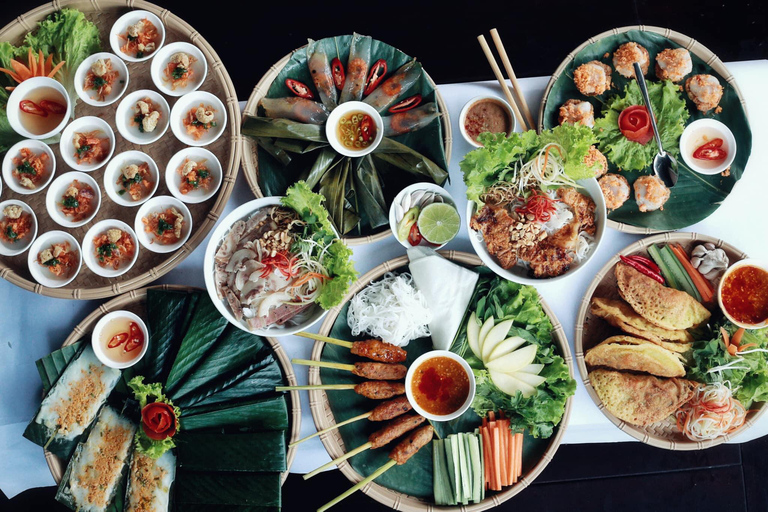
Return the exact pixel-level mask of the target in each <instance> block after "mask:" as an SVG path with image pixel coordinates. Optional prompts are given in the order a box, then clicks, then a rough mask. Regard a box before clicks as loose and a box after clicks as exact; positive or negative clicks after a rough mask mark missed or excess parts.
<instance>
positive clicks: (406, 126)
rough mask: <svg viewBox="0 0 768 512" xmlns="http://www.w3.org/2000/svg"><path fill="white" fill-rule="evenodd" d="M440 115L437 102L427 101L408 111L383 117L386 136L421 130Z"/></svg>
mask: <svg viewBox="0 0 768 512" xmlns="http://www.w3.org/2000/svg"><path fill="white" fill-rule="evenodd" d="M438 117H440V112H438V111H437V104H436V103H434V102H432V103H427V104H425V105H422V106H420V107H418V108H413V109H411V110H408V111H406V112H400V113H399V114H392V115H391V116H385V117H382V118H381V120H382V121H383V122H384V136H385V137H394V136H397V135H402V134H404V133H408V132H412V131H415V130H419V129H421V128H424V127H425V126H427V125H428V124H429V123H431V122H432V121H433V120H435V119H437V118H438Z"/></svg>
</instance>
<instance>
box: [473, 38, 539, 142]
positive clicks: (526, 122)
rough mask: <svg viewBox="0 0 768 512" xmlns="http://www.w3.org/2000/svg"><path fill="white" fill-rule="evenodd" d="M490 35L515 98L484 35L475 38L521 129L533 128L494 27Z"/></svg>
mask: <svg viewBox="0 0 768 512" xmlns="http://www.w3.org/2000/svg"><path fill="white" fill-rule="evenodd" d="M491 37H492V38H493V42H494V43H495V45H496V50H497V51H498V52H499V55H500V56H501V60H502V62H503V63H504V67H505V69H506V71H507V74H508V75H509V76H510V81H511V82H512V86H513V87H514V89H515V94H516V95H517V99H515V97H514V96H513V95H512V91H511V90H510V89H509V86H508V85H507V80H506V79H505V78H504V75H503V74H502V73H501V68H499V64H498V63H497V62H496V57H494V56H493V53H492V52H491V48H490V47H489V46H488V41H486V40H485V36H484V35H482V34H481V35H479V36H477V40H478V41H479V42H480V47H481V48H482V49H483V53H485V58H486V59H488V64H490V65H491V69H492V70H493V74H494V75H496V80H498V81H499V84H500V85H501V90H502V91H503V92H504V95H505V96H506V97H507V101H508V102H509V105H510V106H511V107H512V111H513V112H514V114H515V117H516V118H517V122H518V124H519V125H520V127H521V128H522V129H523V131H525V130H531V129H535V128H536V125H535V123H534V121H533V116H531V111H530V109H529V108H528V104H527V103H526V101H525V97H524V96H523V94H522V92H521V91H520V85H519V84H518V82H517V76H516V75H515V72H514V70H513V69H512V63H511V62H510V61H509V56H508V55H507V52H506V50H505V49H504V44H503V43H502V42H501V38H500V37H499V33H498V31H497V30H496V29H495V28H494V29H493V30H491ZM518 104H520V106H521V107H522V109H523V110H524V111H525V117H523V114H521V113H520V108H519V107H518Z"/></svg>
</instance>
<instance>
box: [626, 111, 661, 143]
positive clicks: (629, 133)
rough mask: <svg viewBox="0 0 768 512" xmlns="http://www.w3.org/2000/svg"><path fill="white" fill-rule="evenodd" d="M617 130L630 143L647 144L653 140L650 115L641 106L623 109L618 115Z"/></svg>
mask: <svg viewBox="0 0 768 512" xmlns="http://www.w3.org/2000/svg"><path fill="white" fill-rule="evenodd" d="M619 130H621V133H622V134H623V135H624V136H625V137H626V138H627V139H629V140H631V141H632V142H637V143H638V144H647V143H648V141H650V140H651V139H652V138H653V128H652V127H651V115H650V113H649V112H648V109H647V108H645V107H643V106H642V105H633V106H631V107H627V108H625V109H624V110H623V111H622V112H621V114H619Z"/></svg>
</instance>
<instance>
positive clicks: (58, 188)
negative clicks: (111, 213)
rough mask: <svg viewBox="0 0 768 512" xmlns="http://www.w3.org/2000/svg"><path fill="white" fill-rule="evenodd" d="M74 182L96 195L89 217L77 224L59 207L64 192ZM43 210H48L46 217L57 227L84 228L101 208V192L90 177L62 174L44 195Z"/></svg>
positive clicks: (69, 173)
mask: <svg viewBox="0 0 768 512" xmlns="http://www.w3.org/2000/svg"><path fill="white" fill-rule="evenodd" d="M74 180H77V181H79V182H80V183H85V184H86V185H88V186H90V187H91V188H92V189H93V191H94V193H95V194H96V204H95V206H94V208H93V210H92V211H91V213H90V215H88V217H86V218H84V219H83V220H81V221H78V222H74V221H72V220H71V219H70V218H69V217H67V216H66V215H64V213H63V212H62V211H61V208H60V207H59V205H60V203H61V202H62V201H63V196H64V192H66V191H67V189H68V188H69V186H70V185H71V184H72V182H73V181H74ZM45 208H46V210H48V216H49V217H50V218H51V219H52V220H53V221H54V222H55V223H56V224H58V225H59V226H63V227H65V228H79V227H80V226H85V225H86V224H88V223H89V222H91V221H92V220H93V218H94V217H96V214H97V213H98V212H99V208H101V191H100V190H99V184H98V183H96V180H95V179H93V178H92V177H91V176H89V175H88V174H85V173H82V172H76V171H75V172H68V173H64V174H62V175H61V176H59V177H58V178H56V180H55V181H54V182H53V184H52V185H51V188H49V189H48V193H47V194H46V195H45Z"/></svg>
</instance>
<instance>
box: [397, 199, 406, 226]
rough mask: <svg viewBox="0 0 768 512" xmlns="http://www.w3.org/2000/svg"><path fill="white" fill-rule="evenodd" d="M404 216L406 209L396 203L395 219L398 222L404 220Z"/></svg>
mask: <svg viewBox="0 0 768 512" xmlns="http://www.w3.org/2000/svg"><path fill="white" fill-rule="evenodd" d="M404 216H405V210H404V209H403V206H402V205H400V204H397V203H395V220H396V221H397V222H400V221H401V220H403V217H404Z"/></svg>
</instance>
